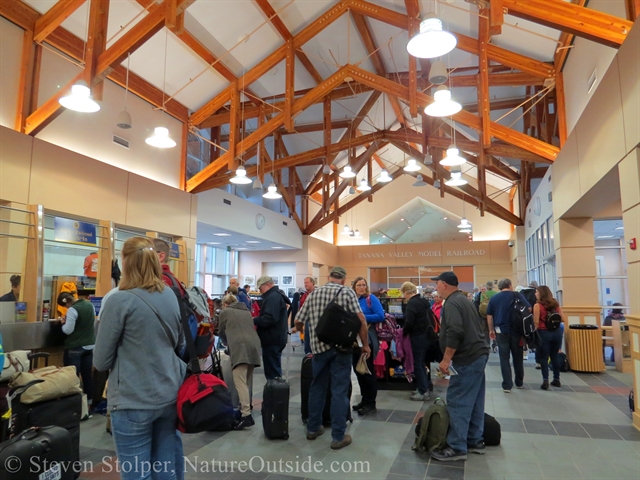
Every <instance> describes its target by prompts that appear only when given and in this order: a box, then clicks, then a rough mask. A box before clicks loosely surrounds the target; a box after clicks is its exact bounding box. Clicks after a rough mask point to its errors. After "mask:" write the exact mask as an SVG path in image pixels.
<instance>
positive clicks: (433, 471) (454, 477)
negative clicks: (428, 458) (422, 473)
mask: <svg viewBox="0 0 640 480" xmlns="http://www.w3.org/2000/svg"><path fill="white" fill-rule="evenodd" d="M427 477H428V478H443V479H448V480H464V467H463V468H459V467H450V466H447V465H441V464H438V463H431V464H429V468H428V469H427Z"/></svg>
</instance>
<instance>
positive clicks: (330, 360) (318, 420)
mask: <svg viewBox="0 0 640 480" xmlns="http://www.w3.org/2000/svg"><path fill="white" fill-rule="evenodd" d="M352 358H353V354H352V353H351V352H348V353H344V352H339V351H338V350H337V349H335V348H331V349H330V350H327V351H326V352H322V353H317V354H314V355H313V363H312V366H313V381H312V382H311V388H310V390H309V420H308V421H307V431H308V432H310V433H315V432H317V431H318V430H320V427H321V426H322V411H323V410H324V402H325V400H326V398H327V389H328V388H329V379H331V438H332V440H333V441H334V442H341V441H342V440H344V434H345V432H346V430H347V416H348V415H349V397H348V395H349V385H350V384H351V360H352Z"/></svg>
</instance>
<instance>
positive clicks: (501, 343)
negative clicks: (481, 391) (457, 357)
mask: <svg viewBox="0 0 640 480" xmlns="http://www.w3.org/2000/svg"><path fill="white" fill-rule="evenodd" d="M520 338H521V337H520V336H518V335H507V334H506V333H498V334H496V340H497V342H498V354H499V356H500V370H501V372H502V388H503V389H504V390H511V389H512V388H513V377H512V376H511V365H509V354H511V357H512V358H513V370H514V371H515V375H516V387H521V386H522V385H523V383H524V358H523V357H522V345H520ZM454 368H455V367H454Z"/></svg>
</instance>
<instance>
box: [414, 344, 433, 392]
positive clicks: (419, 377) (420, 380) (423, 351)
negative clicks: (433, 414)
mask: <svg viewBox="0 0 640 480" xmlns="http://www.w3.org/2000/svg"><path fill="white" fill-rule="evenodd" d="M409 340H410V341H411V351H412V352H413V374H414V375H415V377H416V386H417V387H418V393H419V394H420V395H424V394H425V393H427V390H428V389H429V377H427V370H426V369H425V368H424V367H425V365H427V347H428V346H429V342H428V340H427V334H426V333H421V334H418V335H412V336H410V337H409Z"/></svg>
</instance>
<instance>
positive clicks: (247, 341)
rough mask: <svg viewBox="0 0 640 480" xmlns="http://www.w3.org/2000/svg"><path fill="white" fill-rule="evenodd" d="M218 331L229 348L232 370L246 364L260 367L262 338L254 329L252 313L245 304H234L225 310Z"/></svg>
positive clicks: (221, 313) (221, 314) (222, 312)
mask: <svg viewBox="0 0 640 480" xmlns="http://www.w3.org/2000/svg"><path fill="white" fill-rule="evenodd" d="M218 329H219V332H220V337H222V341H223V342H225V343H226V344H227V346H228V347H229V356H230V357H231V367H232V368H235V367H236V366H238V365H242V364H245V363H246V364H248V365H253V366H255V367H259V366H260V338H258V334H257V333H256V330H255V328H254V327H253V318H251V312H250V311H249V309H247V306H246V305H245V304H244V303H242V302H238V303H233V304H231V305H229V306H227V307H225V308H223V309H222V311H221V312H220V323H219V325H218Z"/></svg>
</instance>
